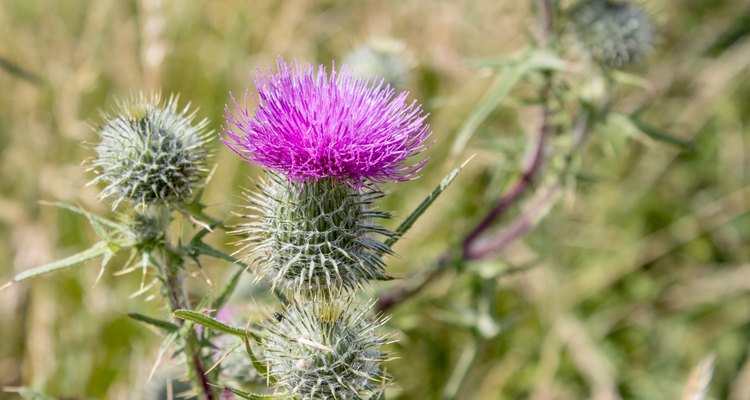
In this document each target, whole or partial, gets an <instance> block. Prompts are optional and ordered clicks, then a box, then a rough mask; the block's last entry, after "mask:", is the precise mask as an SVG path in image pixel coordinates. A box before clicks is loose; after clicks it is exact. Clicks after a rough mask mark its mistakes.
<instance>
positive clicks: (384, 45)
mask: <svg viewBox="0 0 750 400" xmlns="http://www.w3.org/2000/svg"><path fill="white" fill-rule="evenodd" d="M344 64H346V65H347V66H349V67H350V68H351V69H352V70H353V72H354V74H355V75H356V76H360V77H363V78H373V77H378V78H382V79H383V80H384V81H385V83H387V84H389V85H391V87H393V88H396V89H403V88H405V87H406V86H407V84H408V83H409V78H410V76H409V75H410V74H409V64H408V63H407V62H406V57H405V54H404V45H403V43H401V42H398V41H395V40H388V39H376V40H372V41H370V42H369V43H367V44H365V45H362V46H360V47H358V48H356V49H354V50H352V51H351V52H350V53H349V54H347V55H346V57H345V58H344Z"/></svg>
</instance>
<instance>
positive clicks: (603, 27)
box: [570, 0, 654, 67]
mask: <svg viewBox="0 0 750 400" xmlns="http://www.w3.org/2000/svg"><path fill="white" fill-rule="evenodd" d="M570 19H571V22H572V31H573V36H574V38H575V39H576V42H577V43H578V44H579V45H580V46H581V47H582V48H583V49H584V51H586V53H588V54H589V56H590V57H591V58H592V59H593V60H594V61H596V62H599V63H601V64H603V65H605V66H608V67H623V66H625V65H629V64H633V63H636V62H638V61H640V60H641V59H642V58H643V57H645V56H646V55H647V54H648V53H649V52H650V51H651V48H652V47H653V41H654V26H653V24H652V23H651V20H650V19H649V17H648V15H647V14H646V13H645V12H644V11H643V10H641V9H640V8H638V7H636V6H635V5H633V4H631V3H630V2H627V1H616V0H583V1H582V2H581V3H579V4H578V5H577V6H576V7H574V8H573V9H572V10H571V11H570Z"/></svg>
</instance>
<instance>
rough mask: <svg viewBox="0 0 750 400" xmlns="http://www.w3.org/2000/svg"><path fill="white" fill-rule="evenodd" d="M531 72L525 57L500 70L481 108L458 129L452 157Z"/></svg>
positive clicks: (461, 149)
mask: <svg viewBox="0 0 750 400" xmlns="http://www.w3.org/2000/svg"><path fill="white" fill-rule="evenodd" d="M530 70H531V68H530V63H529V60H528V56H527V57H524V58H523V60H522V61H519V62H518V63H515V64H513V65H510V66H504V67H503V68H502V69H501V70H500V74H499V75H498V76H497V78H495V82H493V83H492V86H491V87H490V89H489V91H488V92H487V93H486V94H485V96H484V98H483V99H482V101H481V102H480V103H479V107H477V108H476V109H475V110H474V111H473V112H472V113H471V114H469V116H468V117H467V118H466V120H465V121H464V123H463V125H461V127H460V128H459V129H458V133H456V138H455V139H454V140H453V147H451V155H452V156H457V155H458V154H460V153H461V152H462V151H463V150H464V148H465V147H466V144H467V143H468V142H469V140H470V139H471V137H472V136H473V135H474V133H476V131H477V128H479V126H480V125H481V124H482V122H484V120H485V119H487V117H489V115H490V114H491V113H492V111H494V110H495V109H496V108H497V107H498V106H499V105H500V103H502V101H503V99H505V98H506V97H507V96H508V94H509V93H510V91H511V89H513V87H514V86H515V85H516V84H517V83H518V81H520V80H521V78H522V77H523V76H524V75H526V73H528V72H529V71H530Z"/></svg>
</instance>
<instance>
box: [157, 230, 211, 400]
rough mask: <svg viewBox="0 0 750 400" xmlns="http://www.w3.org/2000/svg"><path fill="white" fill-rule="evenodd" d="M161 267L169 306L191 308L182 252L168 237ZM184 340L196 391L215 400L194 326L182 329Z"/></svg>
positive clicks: (205, 397)
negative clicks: (175, 248) (170, 243)
mask: <svg viewBox="0 0 750 400" xmlns="http://www.w3.org/2000/svg"><path fill="white" fill-rule="evenodd" d="M161 253H162V254H161V268H162V273H163V274H164V283H165V286H166V290H167V297H168V299H169V306H170V308H171V311H172V312H174V311H176V310H180V309H187V310H190V309H192V307H191V306H190V301H189V300H188V298H187V295H186V294H185V289H184V285H183V275H182V271H183V268H182V266H183V259H182V256H181V255H180V253H179V252H178V251H176V250H174V249H172V248H171V247H170V245H169V244H168V242H167V240H166V238H165V243H164V245H163V246H162V249H161ZM176 323H177V324H178V325H179V326H180V327H182V326H183V325H184V324H185V321H184V320H182V319H177V321H176ZM180 332H181V333H182V335H183V340H184V341H185V351H186V356H187V357H188V367H189V368H190V369H191V372H192V375H193V379H194V380H195V382H194V384H195V386H196V391H197V392H198V393H202V394H203V398H204V399H205V400H214V399H215V396H214V392H213V389H212V388H211V385H210V384H209V383H208V380H207V379H206V368H205V367H204V365H203V358H202V357H201V347H200V344H199V343H198V336H197V335H196V333H195V329H193V328H192V327H191V328H190V329H189V330H184V329H183V330H181V331H180Z"/></svg>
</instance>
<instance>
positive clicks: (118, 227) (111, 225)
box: [40, 201, 125, 231]
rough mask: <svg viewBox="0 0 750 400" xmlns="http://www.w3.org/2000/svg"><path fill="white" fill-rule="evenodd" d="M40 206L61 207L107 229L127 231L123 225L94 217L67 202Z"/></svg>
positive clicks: (44, 202)
mask: <svg viewBox="0 0 750 400" xmlns="http://www.w3.org/2000/svg"><path fill="white" fill-rule="evenodd" d="M40 204H43V205H46V206H54V207H59V208H62V209H64V210H68V211H72V212H74V213H76V214H80V215H83V216H84V217H86V218H88V219H89V221H95V222H96V223H97V224H101V225H104V226H107V227H109V228H112V229H116V230H120V231H124V230H125V227H124V226H123V225H121V224H118V223H117V222H115V221H112V220H109V219H107V218H104V217H100V216H97V215H94V214H92V213H90V212H88V211H86V210H84V209H83V208H81V207H78V206H75V205H73V204H69V203H65V202H61V201H41V202H40Z"/></svg>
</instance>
